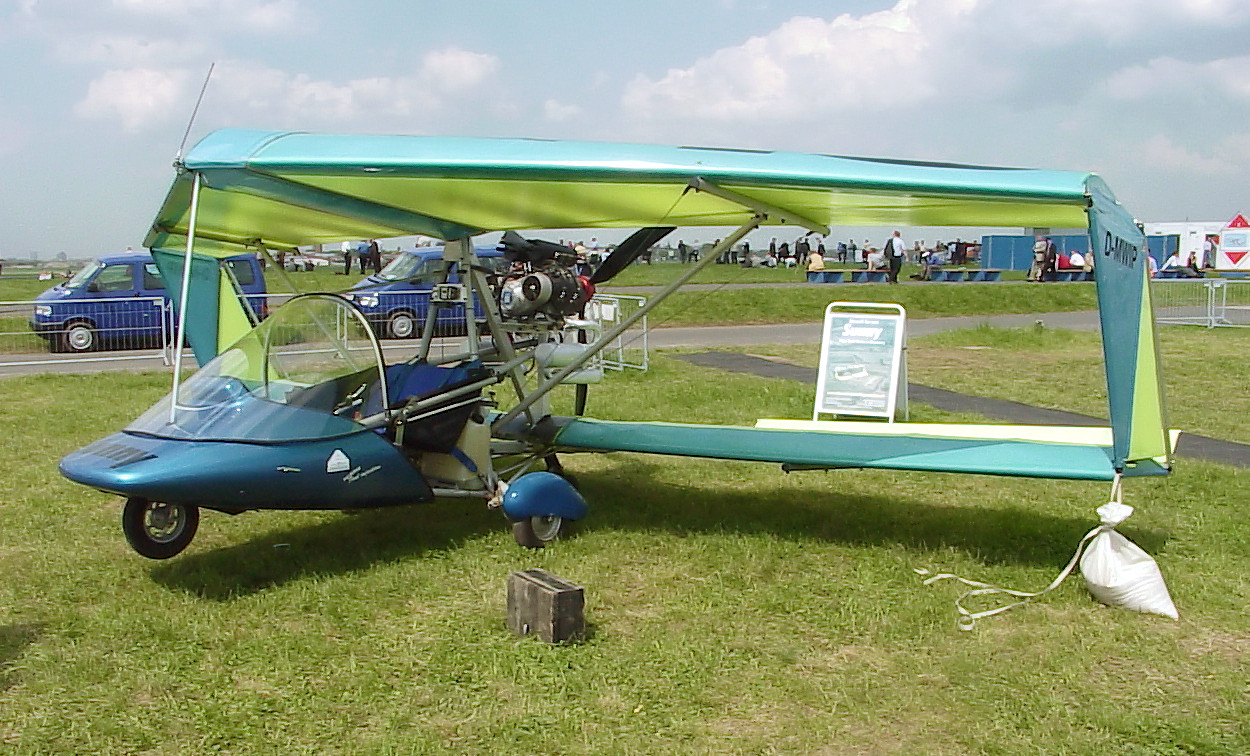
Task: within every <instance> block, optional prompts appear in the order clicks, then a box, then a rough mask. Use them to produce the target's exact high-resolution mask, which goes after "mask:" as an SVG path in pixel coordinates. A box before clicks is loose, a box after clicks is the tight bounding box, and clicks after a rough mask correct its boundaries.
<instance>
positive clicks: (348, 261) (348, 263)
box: [343, 242, 352, 276]
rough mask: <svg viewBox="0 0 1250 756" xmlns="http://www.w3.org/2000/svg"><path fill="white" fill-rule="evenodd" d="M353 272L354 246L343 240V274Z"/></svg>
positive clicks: (347, 274)
mask: <svg viewBox="0 0 1250 756" xmlns="http://www.w3.org/2000/svg"><path fill="white" fill-rule="evenodd" d="M351 274H352V247H351V243H350V242H343V275H345V276H350V275H351Z"/></svg>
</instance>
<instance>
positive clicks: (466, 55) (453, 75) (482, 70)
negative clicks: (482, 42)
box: [419, 47, 499, 94]
mask: <svg viewBox="0 0 1250 756" xmlns="http://www.w3.org/2000/svg"><path fill="white" fill-rule="evenodd" d="M498 68H499V58H497V57H495V56H494V55H488V54H486V53H477V52H473V51H471V50H463V49H460V48H458V47H447V48H443V49H441V50H434V51H431V52H429V53H426V55H425V57H424V58H423V59H422V61H421V70H420V72H419V78H420V80H421V81H422V82H423V83H424V84H425V85H426V86H428V87H430V88H431V89H434V90H437V91H439V92H444V93H447V94H457V93H460V92H463V91H465V90H469V89H472V88H474V87H476V86H478V85H479V84H481V83H482V81H483V80H485V79H486V78H487V77H489V76H491V75H492V74H494V73H495V71H496V70H498Z"/></svg>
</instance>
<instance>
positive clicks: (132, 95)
mask: <svg viewBox="0 0 1250 756" xmlns="http://www.w3.org/2000/svg"><path fill="white" fill-rule="evenodd" d="M186 82H187V73H186V72H185V71H158V70H155V69H151V68H132V69H127V70H112V71H106V72H105V73H104V75H103V76H101V77H99V78H98V79H96V80H95V81H93V82H91V84H90V85H89V86H88V88H87V96H86V97H85V98H83V99H82V100H81V101H80V102H79V103H78V104H77V105H76V106H75V107H74V112H75V113H76V114H77V115H79V116H81V117H83V118H88V119H116V120H119V121H120V122H121V124H122V127H123V128H124V129H125V130H127V131H139V130H142V129H143V128H144V127H149V126H154V125H158V124H162V123H164V122H166V121H167V120H168V119H169V117H170V116H171V115H172V114H173V113H175V112H180V111H178V110H177V107H176V106H177V105H179V104H181V103H182V102H183V101H184V100H185V94H184V87H185V85H186Z"/></svg>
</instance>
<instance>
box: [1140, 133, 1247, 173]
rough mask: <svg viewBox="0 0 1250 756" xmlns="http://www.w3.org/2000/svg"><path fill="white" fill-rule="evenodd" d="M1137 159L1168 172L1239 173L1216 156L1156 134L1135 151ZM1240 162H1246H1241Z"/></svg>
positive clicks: (1231, 165) (1224, 160)
mask: <svg viewBox="0 0 1250 756" xmlns="http://www.w3.org/2000/svg"><path fill="white" fill-rule="evenodd" d="M1134 152H1135V154H1136V157H1137V159H1138V160H1140V161H1141V162H1142V163H1145V164H1147V165H1149V166H1151V168H1152V169H1156V170H1162V171H1166V172H1183V173H1195V174H1200V175H1205V176H1220V175H1228V174H1232V173H1234V172H1238V169H1237V166H1236V165H1235V164H1234V163H1232V162H1230V161H1228V160H1226V159H1223V158H1220V157H1216V156H1214V155H1206V154H1199V153H1197V152H1194V151H1193V150H1190V149H1186V148H1185V147H1182V146H1181V145H1178V144H1176V143H1175V142H1174V141H1173V140H1172V139H1171V137H1168V136H1166V135H1164V134H1155V135H1153V136H1151V137H1150V138H1149V139H1147V140H1146V141H1145V142H1143V143H1140V144H1139V145H1137V146H1136V149H1135V150H1134ZM1240 162H1244V160H1243V161H1240Z"/></svg>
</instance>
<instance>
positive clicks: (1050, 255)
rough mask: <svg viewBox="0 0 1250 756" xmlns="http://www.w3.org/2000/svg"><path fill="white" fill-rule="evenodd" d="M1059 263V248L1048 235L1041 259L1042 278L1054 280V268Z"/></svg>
mask: <svg viewBox="0 0 1250 756" xmlns="http://www.w3.org/2000/svg"><path fill="white" fill-rule="evenodd" d="M1058 265H1059V250H1058V248H1057V247H1055V240H1054V239H1051V238H1050V237H1049V236H1047V237H1046V257H1045V259H1044V260H1043V261H1042V280H1043V281H1053V280H1055V268H1056V267H1058Z"/></svg>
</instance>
